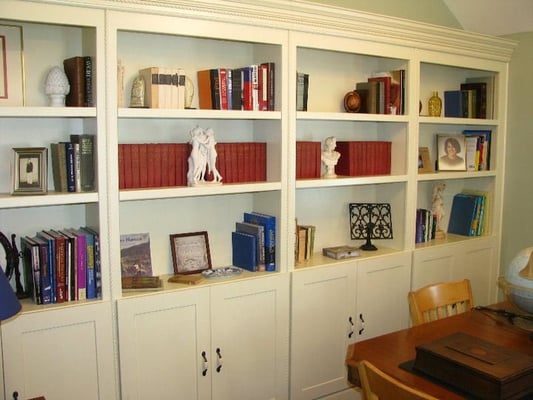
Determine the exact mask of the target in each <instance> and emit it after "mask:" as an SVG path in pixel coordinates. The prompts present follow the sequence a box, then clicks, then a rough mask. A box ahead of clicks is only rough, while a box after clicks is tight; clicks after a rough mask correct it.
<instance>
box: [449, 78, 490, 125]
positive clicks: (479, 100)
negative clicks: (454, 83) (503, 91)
mask: <svg viewBox="0 0 533 400" xmlns="http://www.w3.org/2000/svg"><path fill="white" fill-rule="evenodd" d="M494 88H495V84H494V77H493V76H486V77H478V78H467V79H466V80H465V82H464V83H461V84H460V86H459V88H457V89H454V90H445V91H444V116H445V117H455V118H481V119H486V118H489V119H491V118H493V115H494Z"/></svg>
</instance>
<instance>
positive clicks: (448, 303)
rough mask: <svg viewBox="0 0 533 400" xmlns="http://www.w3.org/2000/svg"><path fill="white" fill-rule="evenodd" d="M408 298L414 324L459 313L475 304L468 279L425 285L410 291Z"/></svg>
mask: <svg viewBox="0 0 533 400" xmlns="http://www.w3.org/2000/svg"><path fill="white" fill-rule="evenodd" d="M408 298H409V310H410V312H411V319H412V321H413V325H420V324H423V323H425V322H430V321H434V320H437V319H441V318H445V317H449V316H452V315H455V314H459V313H462V312H465V311H468V310H470V309H471V308H472V307H473V305H474V300H473V298H472V288H471V287H470V281H469V280H468V279H465V280H462V281H457V282H442V283H436V284H431V285H428V286H424V287H423V288H420V289H418V290H415V291H412V292H409V294H408Z"/></svg>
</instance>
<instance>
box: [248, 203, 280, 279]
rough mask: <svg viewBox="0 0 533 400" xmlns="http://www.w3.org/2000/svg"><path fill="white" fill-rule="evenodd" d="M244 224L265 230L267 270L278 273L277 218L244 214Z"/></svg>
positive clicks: (256, 213)
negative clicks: (255, 225)
mask: <svg viewBox="0 0 533 400" xmlns="http://www.w3.org/2000/svg"><path fill="white" fill-rule="evenodd" d="M244 222H249V223H252V224H257V225H262V226H264V228H265V270H266V271H276V217H274V216H272V215H267V214H262V213H258V212H255V211H254V212H251V213H246V212H245V213H244Z"/></svg>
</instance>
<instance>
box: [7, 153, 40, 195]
mask: <svg viewBox="0 0 533 400" xmlns="http://www.w3.org/2000/svg"><path fill="white" fill-rule="evenodd" d="M47 167H48V149H47V148H46V147H25V148H22V147H21V148H14V149H13V166H12V177H13V191H12V193H13V194H45V193H46V192H47V191H48V169H47Z"/></svg>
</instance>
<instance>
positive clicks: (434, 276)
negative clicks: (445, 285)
mask: <svg viewBox="0 0 533 400" xmlns="http://www.w3.org/2000/svg"><path fill="white" fill-rule="evenodd" d="M456 262H457V249H456V248H454V247H451V246H450V247H448V246H446V247H439V248H431V249H428V250H417V251H415V252H414V254H413V283H412V288H413V290H416V289H419V288H421V287H422V286H426V285H429V284H430V283H435V282H446V281H450V280H452V278H453V270H454V265H455V264H456Z"/></svg>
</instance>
